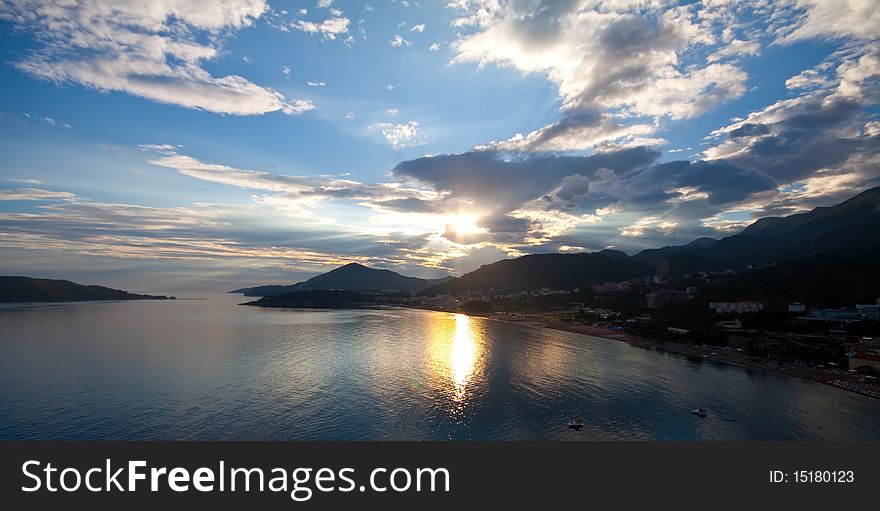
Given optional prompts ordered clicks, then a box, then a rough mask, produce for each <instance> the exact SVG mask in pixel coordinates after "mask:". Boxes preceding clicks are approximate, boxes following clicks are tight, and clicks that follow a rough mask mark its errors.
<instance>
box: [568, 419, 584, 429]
mask: <svg viewBox="0 0 880 511" xmlns="http://www.w3.org/2000/svg"><path fill="white" fill-rule="evenodd" d="M568 427H569V428H571V429H573V430H575V431H580V430H581V428H582V427H584V421H581V420H574V421H571V422H569V423H568Z"/></svg>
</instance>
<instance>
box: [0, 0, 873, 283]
mask: <svg viewBox="0 0 880 511" xmlns="http://www.w3.org/2000/svg"><path fill="white" fill-rule="evenodd" d="M203 4H204V5H203ZM0 25H2V31H0V54H2V63H0V80H2V83H3V91H4V94H2V95H0V135H2V136H0V154H2V156H0V158H2V165H0V181H2V182H0V254H2V257H0V273H3V274H26V275H33V276H43V277H63V278H70V279H73V280H77V281H81V282H88V283H99V284H105V285H112V286H116V287H126V288H130V289H134V290H140V291H155V292H159V291H168V292H180V291H187V290H224V289H226V288H231V287H238V286H239V285H248V284H259V283H269V282H290V281H297V280H301V279H303V278H306V277H308V276H311V275H314V274H315V273H318V272H322V271H326V270H329V269H331V268H333V267H335V266H337V265H339V264H343V263H345V262H351V261H358V262H362V263H365V264H369V265H373V266H377V267H385V268H390V269H394V270H397V271H401V272H403V273H407V274H411V275H420V276H431V277H434V276H441V275H445V274H450V273H452V274H461V273H463V272H466V271H470V270H472V269H474V268H476V267H477V266H479V265H480V264H485V263H487V262H492V261H494V260H497V259H500V258H504V257H515V256H518V255H523V254H528V253H540V252H552V251H568V252H574V251H593V250H600V249H603V248H607V247H613V248H617V249H622V250H625V251H628V252H630V253H633V252H635V251H638V250H640V249H642V248H647V247H655V246H662V245H668V244H676V243H685V242H688V241H690V240H692V239H694V238H696V237H699V236H712V237H721V236H725V235H728V234H731V233H735V232H736V231H737V230H738V229H741V228H742V227H743V226H744V225H746V224H748V223H749V222H750V221H753V220H754V219H755V218H759V217H762V216H767V215H784V214H791V213H795V212H799V211H804V210H806V209H810V208H812V207H815V206H818V205H828V204H833V203H835V202H839V201H840V200H843V199H845V198H847V197H849V196H851V195H853V194H855V193H857V192H859V191H861V190H863V189H865V188H867V187H870V186H876V185H877V184H878V175H880V171H878V162H880V158H878V154H877V148H878V140H880V139H878V137H880V121H878V118H877V114H878V110H877V104H878V102H880V46H878V30H880V29H878V27H880V8H878V6H877V3H876V2H873V1H870V0H849V1H845V0H828V1H823V2H818V1H810V0H791V1H788V0H784V1H779V2H760V1H759V2H726V1H711V2H710V1H707V2H680V3H676V2H659V1H629V0H615V1H611V2H594V1H587V0H570V1H554V2H541V1H537V0H515V1H510V2H505V1H499V0H485V1H483V0H455V1H452V2H427V1H425V2H414V1H410V2H405V1H402V0H401V1H391V2H378V1H375V2H343V1H340V0H337V1H333V2H330V1H327V0H317V1H307V2H272V1H268V2H266V1H263V0H222V1H217V2H210V3H200V2H185V1H180V0H163V1H153V2H135V1H131V2H129V1H118V2H110V1H109V0H81V1H79V2H75V3H72V4H69V3H68V2H52V1H35V0H6V1H4V2H2V3H0Z"/></svg>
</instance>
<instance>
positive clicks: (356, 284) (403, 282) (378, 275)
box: [232, 263, 451, 296]
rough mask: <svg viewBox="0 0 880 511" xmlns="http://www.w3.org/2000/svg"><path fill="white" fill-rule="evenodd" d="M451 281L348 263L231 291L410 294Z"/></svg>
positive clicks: (256, 294) (254, 294) (264, 294)
mask: <svg viewBox="0 0 880 511" xmlns="http://www.w3.org/2000/svg"><path fill="white" fill-rule="evenodd" d="M450 278H451V277H446V278H443V279H420V278H416V277H407V276H404V275H401V274H399V273H395V272H393V271H391V270H377V269H374V268H368V267H366V266H364V265H362V264H358V263H350V264H346V265H345V266H340V267H339V268H336V269H335V270H331V271H328V272H327V273H323V274H321V275H318V276H317V277H312V278H310V279H309V280H306V281H305V282H299V283H297V284H291V285H289V286H258V287H252V288H242V289H237V290H235V291H232V292H233V293H243V294H244V295H245V296H273V295H280V294H286V293H291V292H294V291H314V290H330V289H337V290H348V291H368V290H386V291H402V292H409V293H413V292H417V291H421V290H423V289H427V288H429V287H431V286H433V285H435V284H438V283H441V282H445V281H446V280H449V279H450Z"/></svg>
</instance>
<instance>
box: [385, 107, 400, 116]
mask: <svg viewBox="0 0 880 511" xmlns="http://www.w3.org/2000/svg"><path fill="white" fill-rule="evenodd" d="M385 111H386V112H388V113H389V114H390V115H397V114H399V113H400V110H398V109H397V108H389V109H388V110H385Z"/></svg>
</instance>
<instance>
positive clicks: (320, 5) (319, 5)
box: [315, 0, 333, 9]
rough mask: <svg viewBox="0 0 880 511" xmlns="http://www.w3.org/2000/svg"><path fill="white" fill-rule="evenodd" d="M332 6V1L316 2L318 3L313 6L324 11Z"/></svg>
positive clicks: (321, 0) (320, 0)
mask: <svg viewBox="0 0 880 511" xmlns="http://www.w3.org/2000/svg"><path fill="white" fill-rule="evenodd" d="M331 5H333V0H318V3H317V4H316V5H315V7H317V8H318V9H326V8H328V7H330V6H331Z"/></svg>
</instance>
